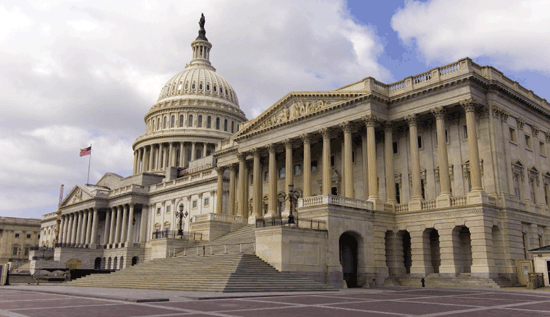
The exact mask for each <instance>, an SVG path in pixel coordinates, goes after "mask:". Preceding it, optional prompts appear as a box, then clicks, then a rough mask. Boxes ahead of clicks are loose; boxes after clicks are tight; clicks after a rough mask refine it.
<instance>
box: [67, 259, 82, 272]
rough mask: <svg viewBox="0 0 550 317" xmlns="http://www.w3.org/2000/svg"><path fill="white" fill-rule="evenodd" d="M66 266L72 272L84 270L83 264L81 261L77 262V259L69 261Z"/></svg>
mask: <svg viewBox="0 0 550 317" xmlns="http://www.w3.org/2000/svg"><path fill="white" fill-rule="evenodd" d="M65 265H66V266H67V267H68V268H69V269H71V270H76V269H81V268H82V262H81V261H80V260H77V259H70V260H69V261H67V262H66V263H65Z"/></svg>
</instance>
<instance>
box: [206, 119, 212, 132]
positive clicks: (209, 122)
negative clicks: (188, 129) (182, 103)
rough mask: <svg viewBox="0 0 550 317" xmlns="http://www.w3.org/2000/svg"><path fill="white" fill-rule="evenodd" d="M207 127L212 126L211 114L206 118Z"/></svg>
mask: <svg viewBox="0 0 550 317" xmlns="http://www.w3.org/2000/svg"><path fill="white" fill-rule="evenodd" d="M206 128H208V129H211V128H212V117H211V116H208V118H206Z"/></svg>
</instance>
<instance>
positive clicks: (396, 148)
mask: <svg viewBox="0 0 550 317" xmlns="http://www.w3.org/2000/svg"><path fill="white" fill-rule="evenodd" d="M392 145H393V154H397V153H398V152H397V150H398V147H397V142H393V143H392Z"/></svg>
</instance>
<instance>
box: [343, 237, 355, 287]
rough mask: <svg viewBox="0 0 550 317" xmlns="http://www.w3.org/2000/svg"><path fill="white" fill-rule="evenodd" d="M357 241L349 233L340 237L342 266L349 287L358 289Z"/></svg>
mask: <svg viewBox="0 0 550 317" xmlns="http://www.w3.org/2000/svg"><path fill="white" fill-rule="evenodd" d="M357 249H358V243H357V239H356V238H355V237H354V236H353V235H352V234H351V233H349V232H344V233H343V234H342V235H341V236H340V264H341V265H342V272H343V275H344V276H343V278H344V281H346V284H347V287H348V288H351V287H357V255H358V253H357Z"/></svg>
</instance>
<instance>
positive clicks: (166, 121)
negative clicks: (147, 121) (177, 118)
mask: <svg viewBox="0 0 550 317" xmlns="http://www.w3.org/2000/svg"><path fill="white" fill-rule="evenodd" d="M167 126H168V118H167V117H164V124H163V125H162V128H163V129H166V127H167Z"/></svg>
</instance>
